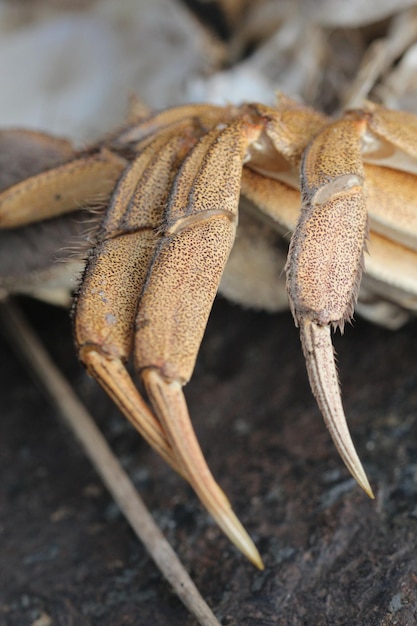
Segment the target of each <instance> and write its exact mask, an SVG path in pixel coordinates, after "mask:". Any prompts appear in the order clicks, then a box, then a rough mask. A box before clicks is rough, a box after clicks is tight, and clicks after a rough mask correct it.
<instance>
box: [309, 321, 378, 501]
mask: <svg viewBox="0 0 417 626" xmlns="http://www.w3.org/2000/svg"><path fill="white" fill-rule="evenodd" d="M300 331H301V343H302V345H303V351H304V355H305V358H306V364H307V372H308V377H309V380H310V385H311V388H312V391H313V394H314V396H315V398H316V400H317V403H318V405H319V408H320V410H321V412H322V414H323V418H324V421H325V424H326V426H327V428H328V430H329V432H330V435H331V437H332V439H333V442H334V444H335V446H336V448H337V450H338V452H339V454H340V456H341V457H342V460H343V462H344V463H345V465H346V467H347V468H348V470H349V471H350V473H351V474H352V476H353V478H354V479H355V480H356V482H357V483H358V485H359V486H360V487H362V489H363V490H364V491H365V493H366V494H368V496H369V497H370V498H374V494H373V491H372V489H371V486H370V484H369V481H368V478H367V476H366V473H365V470H364V469H363V466H362V463H361V462H360V460H359V457H358V455H357V453H356V450H355V447H354V445H353V442H352V439H351V437H350V433H349V429H348V426H347V423H346V417H345V414H344V411H343V406H342V400H341V396H340V388H339V381H338V377H337V371H336V365H335V360H334V352H333V345H332V341H331V336H330V326H320V325H319V324H316V323H315V322H313V321H312V320H309V319H304V320H301V321H300Z"/></svg>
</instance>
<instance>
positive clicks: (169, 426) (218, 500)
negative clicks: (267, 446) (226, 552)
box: [142, 369, 264, 570]
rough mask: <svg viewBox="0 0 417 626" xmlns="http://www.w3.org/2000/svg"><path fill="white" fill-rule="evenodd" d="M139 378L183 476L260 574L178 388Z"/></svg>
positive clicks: (157, 378)
mask: <svg viewBox="0 0 417 626" xmlns="http://www.w3.org/2000/svg"><path fill="white" fill-rule="evenodd" d="M142 376H143V382H144V384H145V387H146V391H147V392H148V395H149V398H150V400H151V402H152V406H153V409H154V411H155V414H156V415H157V416H158V418H159V420H160V422H161V424H162V426H163V429H164V432H165V433H166V435H167V437H168V439H169V441H170V443H171V446H172V449H173V451H174V453H175V455H176V457H177V462H178V464H179V465H180V467H181V468H182V470H183V472H182V473H183V475H184V476H185V478H186V479H187V480H188V482H189V483H190V485H191V486H192V487H193V489H194V491H195V492H196V494H197V495H198V497H199V498H200V500H201V502H202V504H203V505H204V506H205V507H206V509H207V511H208V512H209V513H210V515H211V516H212V517H213V518H214V520H215V521H216V522H217V524H218V525H219V527H220V528H221V529H222V531H223V532H224V533H225V535H226V536H227V537H228V538H229V539H230V541H232V543H233V544H234V545H235V546H236V547H237V548H238V550H240V551H241V552H242V554H244V555H245V556H246V557H247V558H248V559H249V561H251V563H253V564H254V565H255V566H256V567H258V568H259V569H261V570H262V569H263V568H264V566H263V563H262V559H261V557H260V555H259V552H258V550H257V549H256V546H255V544H254V543H253V541H252V539H251V538H250V537H249V535H248V533H247V532H246V530H245V529H244V528H243V526H242V524H241V523H240V521H239V520H238V518H237V517H236V515H235V513H234V512H233V510H232V508H231V506H230V503H229V501H228V499H227V498H226V496H225V494H224V493H223V491H222V490H221V489H220V487H219V486H218V484H217V483H216V481H215V480H214V478H213V476H212V474H211V472H210V470H209V468H208V467H207V464H206V461H205V459H204V456H203V453H202V452H201V449H200V446H199V444H198V441H197V438H196V436H195V433H194V429H193V427H192V425H191V421H190V417H189V415H188V408H187V404H186V402H185V398H184V394H183V392H182V387H181V384H180V383H179V382H178V381H167V380H165V379H164V377H163V376H162V375H161V374H160V373H159V372H158V371H157V370H155V369H149V370H144V371H143V372H142Z"/></svg>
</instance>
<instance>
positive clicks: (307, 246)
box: [287, 117, 373, 497]
mask: <svg viewBox="0 0 417 626" xmlns="http://www.w3.org/2000/svg"><path fill="white" fill-rule="evenodd" d="M365 129H366V120H361V119H358V118H357V119H355V118H352V117H346V118H345V119H343V120H340V121H339V122H336V123H334V124H332V125H330V126H329V127H327V128H326V129H324V130H323V131H322V132H321V133H320V134H319V135H318V137H317V138H316V139H315V140H314V141H313V142H312V143H311V145H310V147H309V148H308V150H307V152H306V155H305V158H304V161H303V164H302V170H301V189H302V209H301V216H300V220H299V223H298V225H297V228H296V230H295V233H294V235H293V238H292V240H291V245H290V251H289V256H288V262H287V284H288V293H289V299H290V306H291V309H292V311H293V315H294V318H295V321H296V324H297V325H298V326H300V330H301V342H302V346H303V351H304V355H305V358H306V363H307V371H308V375H309V379H310V384H311V387H312V390H313V393H314V395H315V397H316V399H317V402H318V404H319V407H320V410H321V412H322V414H323V417H324V420H325V423H326V425H327V427H328V429H329V431H330V434H331V436H332V438H333V441H334V443H335V445H336V447H337V449H338V451H339V454H340V455H341V457H342V459H343V461H344V462H345V464H346V466H347V468H348V469H349V471H350V472H351V473H352V475H353V476H354V478H355V479H356V480H357V482H358V483H359V485H360V486H361V487H362V488H363V489H364V490H365V492H366V493H367V494H368V495H370V496H371V497H373V494H372V490H371V487H370V485H369V482H368V480H367V478H366V475H365V472H364V470H363V467H362V465H361V462H360V461H359V458H358V456H357V454H356V451H355V448H354V446H353V443H352V441H351V438H350V435H349V431H348V428H347V425H346V418H345V415H344V411H343V407H342V402H341V398H340V389H339V383H338V379H337V373H336V367H335V363H334V354H333V346H332V342H331V338H330V326H333V327H337V326H339V327H340V328H341V330H343V326H344V324H345V322H346V321H348V320H349V319H350V318H351V316H352V314H353V307H354V303H355V301H356V298H357V293H358V289H359V283H360V277H361V272H362V266H363V254H364V249H365V242H366V237H367V231H368V220H367V210H366V199H365V194H364V190H363V179H364V173H363V166H362V161H361V152H360V147H361V145H360V144H361V137H362V136H363V134H364V132H365ZM340 146H343V149H340Z"/></svg>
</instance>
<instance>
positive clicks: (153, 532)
mask: <svg viewBox="0 0 417 626" xmlns="http://www.w3.org/2000/svg"><path fill="white" fill-rule="evenodd" d="M0 313H1V317H2V322H3V324H4V326H6V327H7V330H8V331H9V333H10V336H11V337H12V338H13V340H14V341H15V342H16V345H17V347H18V349H19V351H20V352H21V353H22V354H23V356H24V358H25V360H26V361H27V362H28V364H29V365H30V367H31V368H32V369H33V371H34V372H35V374H36V376H37V377H38V378H39V379H40V380H41V382H42V384H43V386H44V387H45V388H46V390H47V391H48V393H49V394H50V395H51V397H52V399H53V400H54V402H55V403H56V405H57V406H58V408H59V410H60V412H61V413H62V416H63V417H64V419H65V422H66V424H67V425H68V426H69V428H70V429H71V430H72V432H73V433H74V434H75V435H76V437H77V438H78V439H79V441H80V442H81V445H82V446H83V448H84V451H85V453H86V455H87V457H88V458H89V459H90V461H91V462H92V464H93V465H94V467H95V469H96V471H97V472H98V474H99V475H100V476H101V479H102V480H103V482H104V484H105V485H106V486H107V488H108V490H109V491H110V493H111V495H112V497H113V498H114V500H115V502H116V503H117V504H118V506H119V508H120V510H121V511H122V513H123V515H124V516H125V518H126V519H127V521H128V522H129V524H130V526H131V527H132V529H133V530H134V532H135V533H136V535H137V536H138V537H139V539H140V540H141V541H142V542H143V544H144V545H145V547H146V549H147V551H148V553H149V555H150V556H151V558H152V559H153V560H154V561H155V563H156V565H157V567H158V568H159V570H160V572H161V573H162V575H163V576H164V577H165V578H166V580H167V581H168V582H169V583H170V584H171V585H172V587H173V588H174V591H175V593H176V594H177V596H178V597H179V598H180V600H181V601H182V602H183V603H184V604H185V606H186V607H187V608H188V610H189V611H190V612H191V613H192V614H193V615H194V616H195V617H196V619H197V620H198V623H199V624H200V625H201V626H220V623H219V622H218V620H217V619H216V617H215V616H214V614H213V613H212V611H211V610H210V608H209V607H208V606H207V604H206V603H205V601H204V599H203V598H202V596H201V595H200V593H199V591H198V589H197V588H196V586H195V585H194V583H193V581H192V580H191V578H190V577H189V575H188V573H187V572H186V570H185V569H184V566H183V565H182V563H181V561H180V560H179V559H178V557H177V555H176V554H175V552H174V550H173V549H172V548H171V546H170V545H169V543H168V542H167V540H166V539H165V537H164V536H163V534H162V533H161V531H160V530H159V528H158V526H157V525H156V524H155V522H154V520H153V518H152V516H151V514H150V513H149V511H148V509H147V508H146V506H145V504H144V502H143V500H142V499H141V498H140V496H139V494H138V493H137V491H136V489H135V487H134V485H133V483H132V482H131V480H130V478H129V477H128V475H127V474H126V472H125V471H124V469H123V468H122V466H121V465H120V463H119V461H118V460H117V458H116V457H115V456H114V454H113V452H112V451H111V449H110V447H109V445H108V444H107V441H106V440H105V438H104V437H103V435H102V434H101V432H100V431H99V429H98V428H97V426H96V424H95V422H94V421H93V419H92V417H91V416H90V414H89V413H88V411H87V410H86V408H85V407H84V405H83V404H82V403H81V401H80V400H79V399H78V398H77V396H76V395H75V393H74V391H73V389H72V387H71V386H70V384H69V383H68V382H67V380H66V379H65V378H64V377H63V375H62V374H61V372H60V371H59V370H58V368H57V367H56V365H55V364H54V363H53V361H52V360H51V358H50V357H49V355H48V354H47V352H46V350H45V348H44V347H43V345H42V344H41V343H40V341H39V340H38V338H37V337H36V335H35V334H34V332H33V331H32V329H31V328H30V327H29V325H28V323H27V321H26V320H25V318H24V316H23V315H22V313H21V312H20V310H19V309H18V307H17V306H16V305H14V304H12V303H11V302H10V301H8V302H2V303H1V304H0Z"/></svg>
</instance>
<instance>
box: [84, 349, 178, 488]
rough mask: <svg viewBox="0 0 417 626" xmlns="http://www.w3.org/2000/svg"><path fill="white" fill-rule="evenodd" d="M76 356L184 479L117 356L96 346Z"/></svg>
mask: <svg viewBox="0 0 417 626" xmlns="http://www.w3.org/2000/svg"><path fill="white" fill-rule="evenodd" d="M80 358H81V359H82V362H83V363H84V365H85V366H86V368H87V370H88V372H89V373H90V374H91V375H92V376H93V377H94V378H95V379H96V380H97V382H99V383H100V385H101V386H102V387H103V389H104V390H105V391H106V392H107V394H108V395H109V396H110V397H111V398H112V400H113V401H114V402H115V403H116V404H117V406H118V407H119V409H120V410H121V411H122V413H123V414H124V415H125V416H126V417H127V419H128V420H129V421H130V422H131V424H132V425H133V426H134V427H135V428H136V430H137V431H138V432H139V433H140V434H141V435H142V437H143V438H144V439H145V440H146V441H147V442H148V443H149V445H150V446H152V448H153V449H154V450H155V451H156V452H158V454H160V455H161V456H162V458H163V459H164V460H165V461H166V462H167V463H168V464H169V465H170V466H171V467H172V468H173V469H174V470H175V471H176V472H178V474H180V475H181V476H183V478H185V479H186V480H188V476H187V475H186V473H185V471H184V470H183V469H182V467H181V465H180V463H179V462H178V459H177V457H176V455H175V453H174V452H173V450H172V448H171V445H170V444H169V442H168V441H167V439H166V437H165V433H164V431H163V430H162V428H161V426H160V424H159V422H158V420H157V419H156V418H155V417H154V416H153V414H152V412H151V411H150V410H149V408H148V406H147V405H146V404H145V402H144V400H143V399H142V397H141V395H140V394H139V392H138V390H137V389H136V387H135V385H134V383H133V381H132V379H131V378H130V376H129V374H128V372H127V370H126V368H125V367H124V365H123V363H122V362H121V361H120V359H117V358H111V357H108V356H106V355H104V354H103V353H100V350H99V349H98V348H96V347H87V348H84V349H83V350H82V351H81V352H80Z"/></svg>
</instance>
